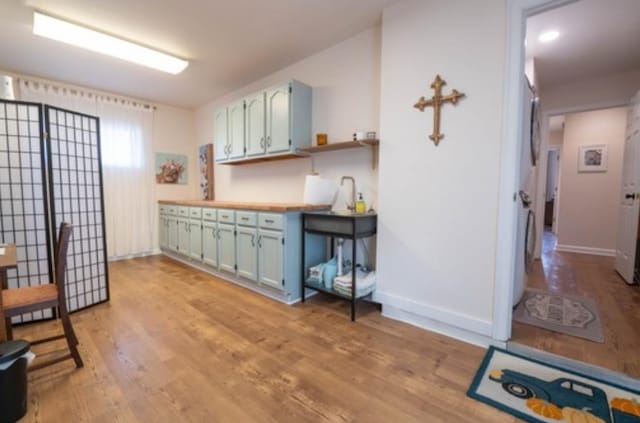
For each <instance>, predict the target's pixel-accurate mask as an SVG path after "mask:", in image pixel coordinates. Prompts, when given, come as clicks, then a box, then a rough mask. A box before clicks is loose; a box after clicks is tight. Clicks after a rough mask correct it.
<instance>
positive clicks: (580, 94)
mask: <svg viewBox="0 0 640 423" xmlns="http://www.w3.org/2000/svg"><path fill="white" fill-rule="evenodd" d="M639 88H640V70H635V71H629V72H622V73H616V74H612V75H604V76H599V77H596V78H588V79H583V80H579V81H575V82H572V83H569V84H561V85H554V86H546V87H543V88H542V90H541V93H540V98H541V99H542V110H543V111H551V110H561V111H564V110H566V109H580V108H582V110H586V109H591V110H593V109H596V108H598V106H603V107H612V106H614V105H615V106H618V105H621V104H626V103H628V102H629V100H630V99H631V97H633V95H634V94H635V93H636V92H637V91H638V89H639Z"/></svg>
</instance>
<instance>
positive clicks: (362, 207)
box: [356, 192, 367, 213]
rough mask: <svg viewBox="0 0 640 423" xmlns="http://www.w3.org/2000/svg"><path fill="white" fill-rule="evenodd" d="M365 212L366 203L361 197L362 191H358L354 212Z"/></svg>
mask: <svg viewBox="0 0 640 423" xmlns="http://www.w3.org/2000/svg"><path fill="white" fill-rule="evenodd" d="M366 212H367V205H366V204H365V202H364V200H363V199H362V193H361V192H359V193H358V201H356V213H366Z"/></svg>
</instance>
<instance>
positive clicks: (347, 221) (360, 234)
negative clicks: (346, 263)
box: [300, 212, 378, 322]
mask: <svg viewBox="0 0 640 423" xmlns="http://www.w3.org/2000/svg"><path fill="white" fill-rule="evenodd" d="M377 221H378V216H377V214H376V213H365V214H332V213H323V212H306V213H302V243H301V246H302V247H301V248H302V250H301V254H302V260H301V263H302V264H301V267H302V268H301V278H300V281H301V285H302V286H301V291H302V294H301V295H302V302H303V303H304V302H305V288H311V289H313V290H316V291H320V292H324V293H325V294H329V295H331V296H334V297H338V298H342V299H344V300H348V301H350V302H351V321H352V322H355V320H356V303H357V302H358V301H359V300H361V299H363V298H366V297H368V296H370V295H371V294H366V295H361V296H360V297H358V296H357V290H356V249H357V246H356V244H357V242H356V241H357V240H358V239H361V238H367V237H370V236H374V235H375V234H376V232H377ZM307 234H315V235H324V236H328V237H331V257H333V256H334V243H335V239H336V238H342V239H349V240H351V245H352V247H351V264H352V266H351V295H350V296H349V295H345V294H343V293H342V292H339V291H336V290H335V289H333V288H327V287H325V286H324V285H322V284H317V283H313V282H309V281H307V266H306V260H305V243H306V238H307Z"/></svg>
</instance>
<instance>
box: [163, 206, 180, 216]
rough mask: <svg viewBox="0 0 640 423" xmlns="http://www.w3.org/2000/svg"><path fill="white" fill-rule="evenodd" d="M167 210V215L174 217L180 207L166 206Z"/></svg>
mask: <svg viewBox="0 0 640 423" xmlns="http://www.w3.org/2000/svg"><path fill="white" fill-rule="evenodd" d="M165 207H166V210H167V214H171V215H173V216H175V215H177V214H178V206H173V205H168V206H165Z"/></svg>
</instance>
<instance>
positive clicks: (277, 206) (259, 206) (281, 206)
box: [158, 200, 331, 212]
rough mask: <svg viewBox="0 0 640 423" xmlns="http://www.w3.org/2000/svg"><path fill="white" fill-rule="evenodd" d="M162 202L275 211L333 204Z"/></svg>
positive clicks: (323, 208) (327, 207)
mask: <svg viewBox="0 0 640 423" xmlns="http://www.w3.org/2000/svg"><path fill="white" fill-rule="evenodd" d="M158 203H160V204H174V205H177V206H193V207H213V208H218V209H242V210H263V211H275V212H288V211H310V210H329V209H331V205H329V204H327V205H320V206H314V205H309V204H303V203H256V202H241V201H206V200H159V201H158Z"/></svg>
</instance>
